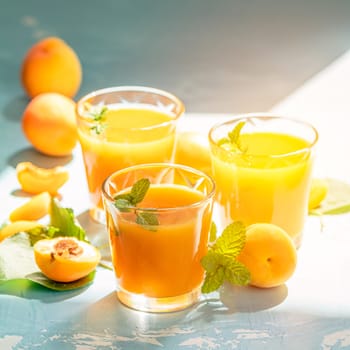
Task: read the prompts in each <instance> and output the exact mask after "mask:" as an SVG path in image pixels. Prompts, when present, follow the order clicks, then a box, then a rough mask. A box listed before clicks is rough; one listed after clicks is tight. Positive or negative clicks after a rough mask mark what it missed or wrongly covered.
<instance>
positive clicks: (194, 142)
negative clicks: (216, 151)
mask: <svg viewBox="0 0 350 350" xmlns="http://www.w3.org/2000/svg"><path fill="white" fill-rule="evenodd" d="M174 161H175V163H177V164H183V165H187V166H190V167H192V168H195V169H198V170H201V171H203V172H205V173H206V174H207V175H212V170H211V156H210V149H209V141H208V139H207V137H206V135H205V134H201V133H199V132H195V131H180V132H179V133H178V135H177V143H176V148H175V156H174Z"/></svg>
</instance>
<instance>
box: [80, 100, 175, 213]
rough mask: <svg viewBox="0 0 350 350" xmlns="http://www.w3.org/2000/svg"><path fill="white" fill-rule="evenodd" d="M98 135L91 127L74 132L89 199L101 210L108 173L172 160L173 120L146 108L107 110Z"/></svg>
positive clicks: (168, 115)
mask: <svg viewBox="0 0 350 350" xmlns="http://www.w3.org/2000/svg"><path fill="white" fill-rule="evenodd" d="M108 108H109V109H108V111H107V112H106V114H105V115H104V118H105V119H104V121H103V127H105V129H102V130H103V131H102V133H101V134H96V132H95V131H94V130H93V129H92V127H91V123H90V124H88V125H86V126H85V127H84V125H81V126H80V127H79V129H78V132H79V140H80V144H81V148H82V152H83V159H84V164H85V170H86V175H87V182H88V187H89V192H90V197H91V200H92V202H93V203H94V205H96V206H98V207H100V208H102V201H101V185H102V182H103V180H105V179H106V177H107V176H108V175H110V174H111V173H112V172H114V171H116V170H118V169H122V168H125V167H127V166H130V165H134V164H140V163H148V162H168V161H171V160H172V157H173V148H174V140H175V125H174V123H173V120H174V116H173V115H171V114H170V113H166V112H162V111H158V110H156V109H154V108H153V109H152V108H149V109H147V108H146V107H143V108H141V107H140V108H137V107H135V108H133V107H131V108H126V107H124V108H120V107H119V108H118V109H113V106H111V107H108Z"/></svg>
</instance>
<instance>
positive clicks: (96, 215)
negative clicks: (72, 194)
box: [89, 207, 106, 225]
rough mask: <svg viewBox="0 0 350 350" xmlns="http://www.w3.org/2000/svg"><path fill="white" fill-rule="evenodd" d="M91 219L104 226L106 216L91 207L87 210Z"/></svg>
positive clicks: (102, 211)
mask: <svg viewBox="0 0 350 350" xmlns="http://www.w3.org/2000/svg"><path fill="white" fill-rule="evenodd" d="M89 214H90V216H91V218H92V219H93V220H95V221H97V222H98V223H100V224H103V225H105V224H106V214H105V212H104V210H103V209H101V208H99V207H93V208H91V209H90V210H89Z"/></svg>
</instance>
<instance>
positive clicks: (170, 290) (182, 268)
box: [102, 163, 215, 312]
mask: <svg viewBox="0 0 350 350" xmlns="http://www.w3.org/2000/svg"><path fill="white" fill-rule="evenodd" d="M143 182H146V183H148V186H149V187H147V186H146V187H147V189H146V190H145V184H144V183H143ZM142 183H143V184H142ZM135 188H136V189H135ZM140 188H141V189H143V190H144V193H143V194H144V197H142V196H140V195H139V194H140ZM214 190H215V185H214V182H213V180H212V179H211V178H210V177H209V176H208V175H206V174H204V173H202V172H200V171H198V170H195V169H193V168H190V167H186V166H183V165H177V164H160V163H153V164H145V165H136V166H132V167H129V168H126V169H123V170H120V171H117V172H115V173H113V174H112V175H110V176H109V177H108V178H107V179H106V181H105V182H104V184H103V188H102V193H103V198H104V207H105V211H106V219H107V230H108V233H109V241H110V248H111V256H112V263H113V267H114V272H115V276H116V279H117V295H118V298H119V300H120V301H121V302H122V303H123V304H125V305H127V306H129V307H131V308H134V309H137V310H143V311H150V312H168V311H175V310H181V309H184V308H186V307H188V306H190V305H192V304H193V303H195V302H196V301H197V300H198V298H199V297H200V288H201V285H202V282H203V279H204V270H203V268H202V266H201V264H200V260H201V258H202V257H203V256H204V255H205V254H206V252H207V245H208V235H209V231H210V225H211V217H212V206H213V197H214ZM130 196H131V197H130ZM133 197H134V199H135V198H136V199H135V200H133ZM128 202H129V203H128Z"/></svg>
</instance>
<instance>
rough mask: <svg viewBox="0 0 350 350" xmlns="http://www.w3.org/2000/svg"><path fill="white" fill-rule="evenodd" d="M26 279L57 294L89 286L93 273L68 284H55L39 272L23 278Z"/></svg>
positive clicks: (93, 276)
mask: <svg viewBox="0 0 350 350" xmlns="http://www.w3.org/2000/svg"><path fill="white" fill-rule="evenodd" d="M25 278H26V279H28V280H29V281H32V282H34V283H36V284H39V285H41V286H43V287H45V288H48V289H52V290H55V291H59V292H64V291H69V290H73V289H78V288H83V287H86V286H88V285H90V284H91V283H92V282H93V280H94V278H95V271H93V272H91V273H89V274H88V275H87V276H85V277H83V278H81V279H79V280H76V281H73V282H69V283H61V282H55V281H52V280H50V279H48V278H47V277H45V276H44V275H43V274H42V273H41V272H34V273H31V274H29V275H26V276H25Z"/></svg>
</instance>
